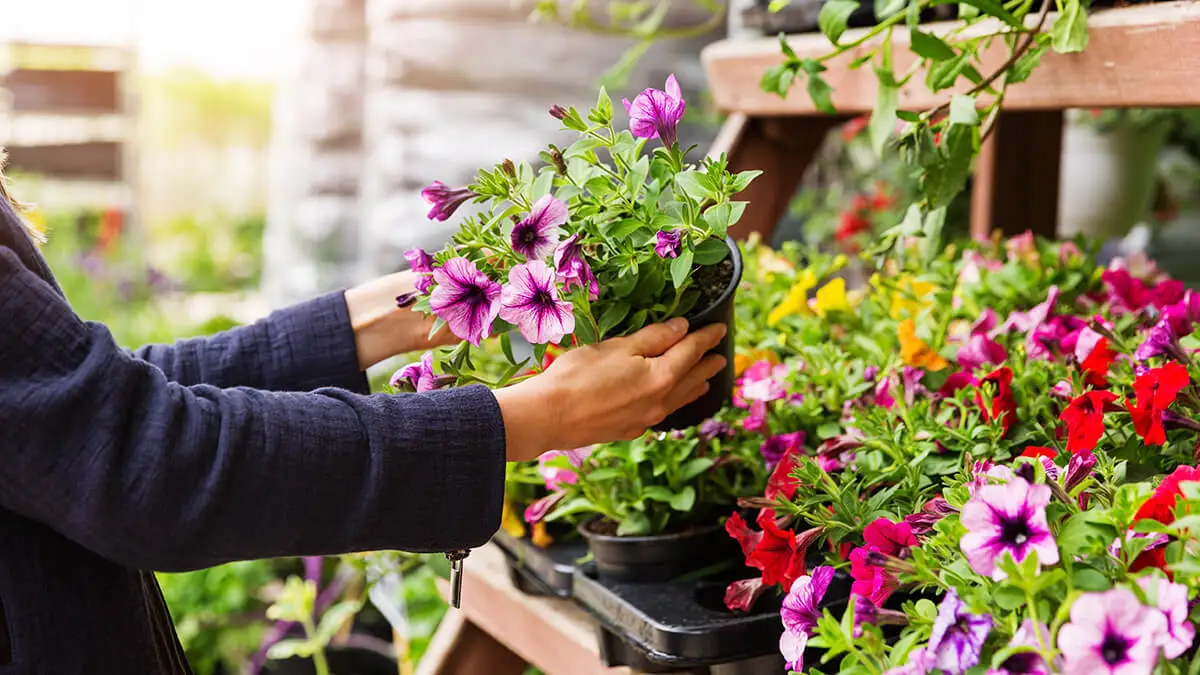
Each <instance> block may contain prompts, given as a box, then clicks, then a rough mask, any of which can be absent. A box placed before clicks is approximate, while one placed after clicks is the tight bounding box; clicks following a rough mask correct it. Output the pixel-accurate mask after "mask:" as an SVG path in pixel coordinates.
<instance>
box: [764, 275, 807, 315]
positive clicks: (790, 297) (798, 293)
mask: <svg viewBox="0 0 1200 675" xmlns="http://www.w3.org/2000/svg"><path fill="white" fill-rule="evenodd" d="M816 285H817V276H816V275H815V274H813V273H812V270H804V271H803V272H801V273H800V275H799V276H798V277H797V278H796V283H794V284H792V287H791V288H790V289H788V293H787V296H786V297H785V298H784V299H783V302H781V303H779V306H778V307H776V308H775V309H773V310H771V313H770V315H768V316H767V325H768V326H774V325H775V324H777V323H779V322H780V321H782V320H783V319H784V318H785V317H789V316H792V315H793V314H811V313H812V310H811V309H809V307H808V292H809V291H811V290H812V289H813V287H814V286H816Z"/></svg>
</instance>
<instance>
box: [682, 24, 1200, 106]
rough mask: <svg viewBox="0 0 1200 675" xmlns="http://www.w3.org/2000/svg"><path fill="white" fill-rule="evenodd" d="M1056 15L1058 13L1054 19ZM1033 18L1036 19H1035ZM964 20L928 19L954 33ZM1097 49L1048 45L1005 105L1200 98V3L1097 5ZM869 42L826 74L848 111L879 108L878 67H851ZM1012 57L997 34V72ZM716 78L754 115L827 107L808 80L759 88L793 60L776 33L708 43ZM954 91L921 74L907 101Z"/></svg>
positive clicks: (707, 63)
mask: <svg viewBox="0 0 1200 675" xmlns="http://www.w3.org/2000/svg"><path fill="white" fill-rule="evenodd" d="M1053 21H1054V16H1053V15H1051V16H1050V17H1049V18H1048V20H1047V24H1046V25H1047V26H1049V25H1051V24H1052V23H1053ZM1031 23H1032V18H1031ZM959 25H960V24H958V23H957V22H949V23H936V24H928V25H925V26H923V28H924V29H925V30H928V31H930V32H934V33H944V32H946V31H949V30H953V29H954V28H955V27H957V26H959ZM999 25H1000V24H999V23H990V22H981V23H980V24H979V25H978V26H972V27H971V30H970V31H969V32H964V33H963V34H964V35H969V34H980V35H982V34H987V33H992V32H996V31H997V30H998V29H999ZM1088 28H1089V42H1088V47H1087V49H1086V50H1085V51H1084V52H1082V53H1077V54H1054V53H1047V54H1046V55H1045V56H1044V57H1043V58H1042V61H1041V65H1040V66H1039V67H1038V68H1037V69H1035V70H1034V72H1033V75H1032V76H1031V77H1030V78H1029V80H1028V81H1026V82H1023V83H1021V84H1019V85H1014V86H1012V87H1010V88H1009V90H1008V93H1007V95H1006V97H1005V110H1009V111H1023V110H1061V109H1065V108H1134V107H1175V106H1200V79H1197V78H1196V76H1195V74H1196V73H1197V72H1200V2H1179V3H1160V4H1150V5H1138V6H1134V7H1125V8H1120V9H1110V10H1102V11H1098V12H1095V13H1094V14H1092V16H1090V17H1089V19H1088ZM863 33H864V31H863V29H856V30H851V31H847V32H846V34H845V36H843V38H842V42H847V41H852V40H854V39H855V36H861V35H863ZM788 43H789V44H790V45H791V46H792V48H793V49H794V50H796V53H797V55H799V56H801V57H815V56H820V55H822V54H826V53H828V52H829V51H830V45H829V42H828V40H827V39H826V38H825V36H824V35H821V34H819V33H817V34H804V35H795V36H792V37H790V38H789V39H788ZM893 44H894V45H895V47H896V49H895V51H894V53H893V57H894V62H895V68H896V71H897V72H903V71H904V70H906V69H907V68H908V67H909V66H911V65H912V63H913V61H914V60H915V59H914V55H913V54H912V52H911V51H909V49H908V31H906V30H903V29H901V30H897V31H896V32H895V34H894V36H893ZM866 51H867V50H866V49H865V48H863V47H859V48H856V49H854V50H851V51H850V52H848V53H847V54H845V55H843V56H841V57H839V58H837V59H834V60H831V61H830V62H828V63H827V65H828V67H829V70H828V71H827V72H825V73H824V74H823V76H824V77H825V80H826V81H827V82H828V83H829V84H830V86H832V87H833V90H834V92H833V103H834V106H835V107H836V108H837V109H838V112H839V113H842V114H861V113H866V112H870V111H871V110H872V109H873V108H874V107H875V98H876V91H877V81H876V78H875V74H874V73H873V72H872V71H871V70H870V68H869V67H864V68H860V69H858V70H850V69H849V68H848V67H847V65H848V64H849V63H850V62H851V61H852V60H853V59H855V58H857V57H859V56H861V55H863V54H864V53H865V52H866ZM1007 57H1008V50H1007V47H1006V46H1005V45H1004V44H1003V42H1002V41H999V40H997V41H994V42H993V43H992V46H991V48H990V49H988V50H987V51H986V52H985V53H984V55H983V59H982V60H983V64H984V67H983V68H981V71H984V72H990V71H992V70H994V69H996V68H997V67H999V66H1000V65H1001V64H1003V63H1004V61H1005V60H1006V59H1007ZM701 58H702V60H703V62H704V67H705V70H706V71H707V74H708V81H709V86H710V88H711V90H712V94H713V99H714V101H715V103H716V105H717V106H718V107H719V108H720V109H722V110H724V111H726V112H741V113H746V114H748V115H751V116H756V117H761V116H784V115H819V114H820V113H819V112H818V111H817V110H816V109H815V108H814V106H813V104H812V100H811V99H810V98H809V96H808V93H807V91H805V88H804V86H803V84H802V83H798V84H797V85H796V86H793V88H792V90H791V91H790V92H789V93H788V96H787V98H786V99H783V98H780V97H779V96H777V95H775V94H771V93H767V92H764V91H762V90H761V89H760V88H759V81H760V80H761V78H762V75H763V73H764V72H766V70H767V68H769V67H771V66H774V65H778V64H780V63H782V62H783V56H782V55H781V53H780V50H779V41H778V39H776V38H762V39H754V40H748V41H731V40H725V41H721V42H716V43H714V44H712V45H710V46H709V47H707V48H706V49H705V50H704V52H703V54H702V57H701ZM949 94H950V92H949V91H943V92H940V93H937V94H932V93H930V92H929V91H928V90H927V89H926V87H925V83H924V80H923V78H921V77H920V76H917V77H915V78H913V81H912V82H911V83H910V85H909V86H908V87H906V88H905V89H903V90H901V92H900V106H901V107H902V108H905V109H909V110H918V111H919V110H926V109H930V108H933V107H935V106H937V105H939V104H941V103H943V102H945V101H946V100H947V98H948V96H949Z"/></svg>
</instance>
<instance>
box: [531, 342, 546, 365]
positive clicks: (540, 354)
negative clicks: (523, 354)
mask: <svg viewBox="0 0 1200 675" xmlns="http://www.w3.org/2000/svg"><path fill="white" fill-rule="evenodd" d="M547 346H548V345H534V346H533V364H534V365H535V366H537V367H538V368H541V367H542V364H543V363H545V362H546V347H547Z"/></svg>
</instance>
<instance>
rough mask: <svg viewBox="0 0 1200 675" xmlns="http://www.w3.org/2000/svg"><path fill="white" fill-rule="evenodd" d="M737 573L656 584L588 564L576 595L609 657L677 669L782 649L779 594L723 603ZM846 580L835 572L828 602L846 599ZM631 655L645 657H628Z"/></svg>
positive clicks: (616, 662)
mask: <svg viewBox="0 0 1200 675" xmlns="http://www.w3.org/2000/svg"><path fill="white" fill-rule="evenodd" d="M732 580H733V579H732V578H730V577H729V576H728V575H722V576H720V577H716V578H710V579H705V580H699V581H675V582H669V583H658V584H647V583H620V582H609V581H600V580H598V579H597V578H596V573H595V568H594V566H592V565H590V564H589V565H585V566H583V567H581V568H580V569H579V571H578V572H577V573H576V575H575V590H574V595H575V599H576V600H578V601H579V604H581V605H582V606H583V607H584V608H585V609H586V610H587V611H588V612H589V613H590V614H591V615H592V616H593V617H595V619H596V621H597V623H599V625H600V632H601V634H600V645H601V658H602V659H604V661H605V665H607V666H610V667H611V666H632V667H641V668H642V669H643V670H647V668H646V667H645V666H647V665H652V666H661V667H666V668H669V670H657V669H656V672H676V671H679V670H687V669H690V668H702V667H706V666H713V665H719V664H731V663H737V662H741V661H746V660H749V659H755V658H757V657H761V656H767V655H769V654H773V653H776V652H777V651H778V649H779V634H780V631H781V630H782V623H781V622H780V619H779V604H780V602H781V601H782V599H781V598H779V597H771V596H769V595H765V596H764V597H762V598H760V599H759V602H758V603H757V605H756V606H755V609H754V611H752V612H748V613H740V612H739V613H735V612H731V611H729V610H727V609H725V606H724V595H725V588H726V587H727V586H728V584H729V582H730V581H732ZM849 586H850V580H849V578H848V577H846V576H845V575H838V576H837V577H835V579H834V582H833V584H832V585H831V587H830V590H829V592H828V593H827V597H828V598H830V599H831V602H829V603H828V604H827V606H829V607H831V608H835V607H837V606H838V605H840V606H841V607H844V606H845V603H846V602H847V598H848V597H849ZM834 611H835V613H840V610H839V609H834ZM606 647H608V649H607V650H606V649H605V648H606ZM815 651H816V650H810V655H809V658H807V659H806V661H809V662H810V663H816V658H815V657H816V654H815ZM631 660H638V661H641V663H629V661H631ZM648 672H649V671H648Z"/></svg>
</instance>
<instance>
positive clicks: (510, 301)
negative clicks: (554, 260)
mask: <svg viewBox="0 0 1200 675" xmlns="http://www.w3.org/2000/svg"><path fill="white" fill-rule="evenodd" d="M500 318H501V319H504V320H505V321H507V322H509V323H511V324H514V325H515V326H517V327H518V328H520V329H521V335H523V336H524V337H525V339H526V340H529V341H530V342H531V343H533V344H535V345H541V344H546V343H550V342H558V341H560V340H562V339H563V336H564V335H570V334H571V333H573V332H574V331H575V311H574V309H573V308H572V307H571V303H569V302H566V301H565V300H561V299H560V298H559V297H558V286H556V285H555V283H554V270H552V269H550V266H549V265H547V264H546V263H544V262H542V261H541V260H533V261H531V262H527V263H525V264H524V265H517V266H516V267H514V268H512V271H511V272H509V273H508V285H507V286H505V287H504V291H503V293H502V294H501V299H500Z"/></svg>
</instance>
